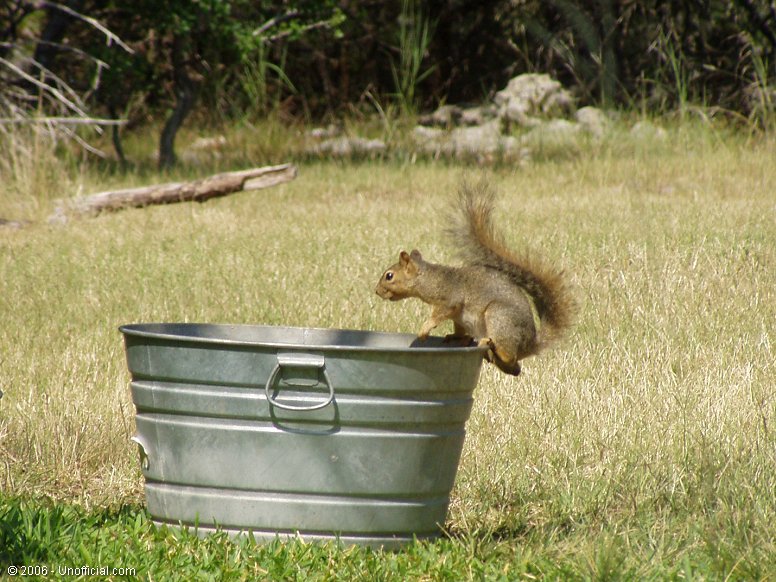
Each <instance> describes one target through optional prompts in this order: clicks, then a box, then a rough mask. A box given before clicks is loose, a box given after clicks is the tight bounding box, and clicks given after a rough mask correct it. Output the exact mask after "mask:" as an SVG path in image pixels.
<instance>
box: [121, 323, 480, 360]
mask: <svg viewBox="0 0 776 582" xmlns="http://www.w3.org/2000/svg"><path fill="white" fill-rule="evenodd" d="M197 327H207V328H210V329H214V328H225V329H229V328H242V329H254V330H257V331H260V330H274V331H276V332H277V331H280V330H291V331H292V332H294V333H301V334H302V336H303V337H304V335H305V334H306V333H307V332H312V333H320V334H338V333H339V334H353V335H355V336H359V335H360V336H364V337H368V336H373V337H374V336H376V337H379V338H383V339H389V338H401V339H404V340H406V345H405V346H400V345H396V346H385V345H368V344H362V345H359V344H352V345H351V344H337V343H324V342H313V343H298V342H291V341H289V342H280V341H277V340H276V339H274V338H273V340H271V341H270V340H255V341H254V340H248V339H235V338H227V337H211V336H204V335H195V334H185V333H179V332H178V333H176V332H175V331H173V330H174V329H179V330H180V329H185V328H191V329H195V328H197ZM163 329H169V331H162V330H163ZM118 330H119V331H120V332H121V333H122V334H123V335H124V336H125V337H127V336H130V337H140V338H149V339H157V340H165V341H180V342H186V343H195V344H216V345H224V346H244V347H267V348H273V349H279V350H313V351H316V350H318V351H337V352H409V353H436V354H438V353H440V352H441V353H446V352H453V353H461V352H464V353H469V352H479V353H482V354H483V355H484V354H485V352H486V351H487V349H488V348H487V347H486V346H476V345H472V346H451V345H447V344H445V343H444V337H442V336H430V337H429V338H428V339H427V340H426V341H425V342H421V341H420V340H419V339H418V337H417V335H415V334H411V333H402V332H387V331H372V330H363V329H349V328H326V327H301V326H282V325H267V324H249V323H203V322H146V323H129V324H124V325H121V326H119V328H118Z"/></svg>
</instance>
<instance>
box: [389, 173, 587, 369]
mask: <svg viewBox="0 0 776 582" xmlns="http://www.w3.org/2000/svg"><path fill="white" fill-rule="evenodd" d="M493 200H494V193H493V191H492V190H491V189H490V188H489V187H488V186H487V185H486V184H485V183H484V182H481V183H480V184H478V185H471V184H464V185H462V187H461V189H460V191H459V196H458V203H459V209H460V214H461V215H462V218H463V220H460V219H453V220H452V224H453V226H452V227H451V228H450V229H449V230H448V234H449V235H450V236H451V238H452V240H453V241H454V243H455V244H456V245H457V246H458V247H459V249H460V251H461V255H462V256H463V258H464V260H465V264H464V266H462V267H448V266H445V265H438V264H435V263H431V262H428V261H426V260H424V259H423V257H422V256H421V254H420V252H419V251H417V250H413V251H412V252H411V253H407V252H406V251H402V252H401V253H400V255H399V262H397V263H396V264H394V265H392V266H391V267H389V268H388V269H387V270H386V271H385V272H384V273H383V275H382V277H380V281H379V282H378V284H377V288H376V289H375V291H376V292H377V294H378V295H379V296H380V297H382V298H383V299H388V300H390V301H398V300H401V299H405V298H407V297H417V298H418V299H420V300H421V301H423V302H425V303H428V304H429V305H431V307H432V310H431V316H430V317H429V318H428V319H427V320H426V322H425V323H424V324H423V326H422V327H421V330H420V333H419V334H418V337H419V338H420V339H421V340H425V339H426V338H428V336H429V334H430V333H431V330H433V329H434V328H435V327H437V326H438V325H439V324H440V323H442V322H444V321H445V320H447V319H451V320H452V321H453V327H454V333H453V335H452V336H450V337H449V338H448V339H453V338H460V339H461V340H462V341H464V342H467V343H468V342H471V341H472V340H474V341H476V342H477V344H478V345H480V346H487V347H488V352H487V355H486V358H487V359H488V360H489V361H491V362H493V363H494V364H495V365H496V366H497V367H498V368H499V369H500V370H502V371H503V372H506V373H507V374H512V375H515V376H516V375H518V374H519V373H520V360H522V359H523V358H525V357H527V356H531V355H534V354H537V353H538V352H539V351H540V350H542V349H544V348H545V347H547V346H548V345H550V344H551V343H552V342H553V341H555V340H556V339H558V338H559V337H560V336H561V335H562V334H563V333H564V332H565V331H566V330H567V329H568V328H569V327H570V326H571V324H572V319H573V316H574V311H575V303H574V300H573V298H572V296H571V293H570V292H569V289H568V287H567V285H566V284H565V282H564V280H563V278H562V276H561V273H560V272H559V271H557V270H554V269H551V268H548V267H546V266H544V265H542V264H541V263H539V262H537V261H535V260H531V259H529V258H528V257H526V256H521V257H518V256H516V255H515V254H514V253H512V252H511V251H510V250H509V249H507V248H506V246H505V245H504V243H503V242H502V240H501V237H500V236H499V235H498V234H497V233H496V231H495V230H494V228H493V221H492V213H493Z"/></svg>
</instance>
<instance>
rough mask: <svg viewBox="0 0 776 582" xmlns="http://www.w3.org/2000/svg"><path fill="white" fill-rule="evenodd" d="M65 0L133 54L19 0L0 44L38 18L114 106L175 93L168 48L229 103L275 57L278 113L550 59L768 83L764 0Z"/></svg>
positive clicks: (563, 72)
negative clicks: (100, 77) (101, 74)
mask: <svg viewBox="0 0 776 582" xmlns="http://www.w3.org/2000/svg"><path fill="white" fill-rule="evenodd" d="M69 5H71V6H72V7H73V8H76V9H78V10H79V11H80V12H81V13H83V14H85V15H88V16H91V17H93V18H95V19H97V20H98V21H99V22H101V23H102V24H103V25H105V26H106V27H108V28H109V29H110V30H112V31H113V32H114V33H115V34H117V35H118V36H119V37H120V38H122V39H124V40H125V41H126V42H127V43H128V44H129V45H130V46H131V47H132V48H133V49H134V50H135V52H134V54H132V55H128V54H126V53H123V52H122V51H120V50H117V49H116V48H115V45H113V47H112V48H110V47H105V46H104V45H105V39H104V38H103V36H102V35H101V33H100V32H99V31H97V30H95V28H94V27H92V26H91V25H90V24H88V23H86V22H84V21H83V20H78V19H74V18H64V19H63V17H62V13H61V12H60V11H59V10H56V9H49V10H48V11H47V12H46V13H45V15H43V18H41V17H40V12H39V11H36V10H35V7H34V5H33V3H31V2H27V1H25V0H16V1H15V2H10V3H8V6H7V7H6V8H5V9H0V43H3V44H0V56H2V55H3V54H11V53H12V52H13V50H14V48H19V47H20V46H21V47H23V45H24V43H25V42H28V41H24V42H23V39H22V36H23V35H22V31H24V30H25V29H27V31H28V32H29V29H39V32H40V33H41V35H42V36H43V38H41V40H44V41H46V42H50V41H53V42H57V43H61V45H62V48H61V49H60V50H55V51H53V52H52V53H51V54H50V55H49V57H50V58H47V59H46V64H47V65H48V66H49V67H50V70H51V72H52V73H56V74H58V75H60V76H61V77H64V78H68V76H72V78H73V79H77V78H80V79H81V80H82V82H84V83H87V84H88V83H89V82H91V79H92V76H91V74H92V72H93V71H90V70H89V69H90V67H92V66H93V63H91V62H89V61H85V60H84V59H83V58H82V57H83V55H81V54H79V53H78V52H75V51H73V50H65V49H66V48H67V49H83V50H85V51H86V52H87V53H91V54H95V55H98V56H99V57H100V58H101V59H103V61H104V62H105V63H106V64H108V65H109V66H110V67H111V69H109V72H107V73H106V75H107V76H106V77H105V82H103V83H102V84H101V86H100V87H99V90H98V91H96V92H95V94H94V95H93V98H94V99H96V100H97V101H98V102H101V103H111V104H113V105H114V106H116V105H119V104H120V105H122V106H124V107H126V106H128V105H129V104H130V103H133V104H134V105H135V106H137V103H138V102H139V101H141V102H144V103H146V104H148V105H149V106H151V107H154V106H155V107H160V106H163V105H164V104H165V102H167V103H170V102H171V101H174V98H173V97H174V95H173V93H174V91H172V90H171V86H170V85H171V84H172V83H173V82H174V71H175V69H176V66H177V65H176V63H175V59H176V58H179V59H182V63H180V64H181V66H183V67H184V68H187V69H189V70H190V71H191V75H192V76H196V77H197V79H196V80H197V81H201V82H202V84H203V89H205V90H204V91H203V92H204V93H205V96H206V103H207V105H209V106H214V105H215V106H217V107H218V108H219V109H220V110H221V111H222V112H226V113H232V114H233V113H235V112H236V111H238V110H243V109H246V108H251V104H249V103H246V102H245V95H246V94H245V91H244V77H245V76H246V75H250V74H251V71H254V72H255V66H256V64H257V63H259V64H261V63H265V62H268V63H271V64H272V65H274V66H275V67H279V69H280V70H276V71H275V72H276V73H277V74H273V75H270V76H269V77H267V78H265V79H264V81H266V82H268V83H269V85H270V86H269V87H268V90H269V91H271V92H273V93H274V96H275V98H276V99H275V101H274V103H281V102H282V103H283V107H284V108H285V109H286V110H287V111H288V112H289V113H292V114H300V113H301V114H320V113H323V112H326V111H342V110H343V109H344V108H347V107H349V106H351V105H356V106H358V104H359V103H360V102H362V101H363V100H364V95H365V93H366V92H369V93H370V94H372V95H376V96H378V97H380V98H387V97H390V96H391V95H397V93H398V94H400V95H404V96H406V94H407V91H408V90H411V91H412V93H413V96H415V95H416V96H417V97H418V99H419V101H420V103H421V104H423V105H424V106H426V107H429V106H433V105H434V104H436V103H438V102H439V101H441V100H447V101H448V102H458V101H461V100H478V99H481V98H482V97H483V95H485V94H487V93H488V92H491V91H493V90H496V89H499V88H500V87H501V86H503V85H504V83H505V82H506V81H507V79H509V78H510V77H511V76H514V75H516V74H519V73H522V72H529V71H542V72H549V73H550V74H552V75H553V76H556V77H558V78H560V79H561V80H562V81H563V82H564V84H566V85H567V86H573V87H575V88H576V90H577V92H578V94H579V95H580V96H581V97H582V98H583V100H584V101H586V102H588V103H603V104H625V105H632V104H637V105H644V106H646V107H649V108H652V109H655V108H666V107H667V108H673V107H675V106H676V105H678V104H681V102H682V101H683V100H690V101H692V102H702V103H705V104H707V105H711V106H721V107H724V108H728V109H731V110H735V111H742V112H745V113H748V112H749V111H751V110H752V108H754V107H756V106H759V105H760V104H761V103H760V101H762V96H761V95H759V94H757V93H756V92H755V91H754V90H755V89H756V88H757V87H760V88H762V87H763V86H764V85H767V84H769V83H773V78H774V67H775V66H776V33H775V32H774V31H775V30H776V10H774V7H773V5H772V4H771V3H769V2H766V1H764V0H736V1H734V2H723V1H722V0H711V1H709V2H680V1H671V2H657V1H655V0H651V1H648V2H634V1H632V0H552V1H551V2H538V1H534V0H523V1H521V2H512V1H506V0H488V1H486V2H475V1H472V0H433V1H431V2H423V3H417V6H416V3H415V2H403V3H401V2H395V3H385V2H372V1H342V2H334V0H328V1H326V2H314V1H311V0H296V1H294V2H285V1H284V2H278V1H271V0H264V1H262V2H248V1H246V0H239V1H232V2H226V1H222V0H165V1H164V2H148V1H140V2H130V3H128V2H115V1H107V0H71V2H70V3H69ZM421 8H422V10H421ZM36 14H37V15H38V16H37V17H36ZM53 19H59V20H61V25H60V26H59V27H58V28H57V30H56V34H54V31H50V30H48V28H47V27H45V26H43V25H42V22H41V21H43V22H45V21H46V20H48V21H51V20H53ZM45 34H49V35H50V38H45ZM27 36H29V35H27ZM176 43H179V44H180V45H181V46H179V47H178V49H179V50H180V54H179V55H178V56H177V57H176ZM408 45H409V46H408ZM23 50H27V51H32V50H36V51H37V52H39V51H41V50H42V48H41V47H38V48H36V47H34V46H32V47H31V46H29V45H28V46H26V48H24V47H23ZM413 51H414V52H415V54H414V55H413V56H412V58H413V59H414V60H415V61H417V66H418V69H419V71H422V72H427V73H428V74H423V75H419V74H417V75H415V76H414V78H413V79H412V81H413V82H414V83H417V88H415V87H412V88H408V87H406V86H402V84H403V83H406V82H407V79H397V77H396V75H395V70H396V68H397V64H398V63H399V61H401V59H402V58H405V57H406V56H407V55H408V54H411V53H412V52H413ZM420 60H422V64H421V63H420V62H419V61H420ZM405 64H406V63H405ZM287 97H288V98H289V99H288V100H287V101H284V99H285V98H287ZM171 98H173V99H171ZM260 105H262V106H266V105H267V103H263V104H260ZM140 111H144V110H143V109H142V108H139V109H138V108H137V107H136V110H135V113H136V114H138V115H139V114H140Z"/></svg>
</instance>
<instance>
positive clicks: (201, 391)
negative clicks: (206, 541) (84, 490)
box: [121, 324, 482, 547]
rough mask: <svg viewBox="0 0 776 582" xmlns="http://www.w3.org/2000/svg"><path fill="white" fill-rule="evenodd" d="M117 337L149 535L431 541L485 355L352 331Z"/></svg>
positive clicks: (206, 331)
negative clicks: (168, 528) (183, 530)
mask: <svg viewBox="0 0 776 582" xmlns="http://www.w3.org/2000/svg"><path fill="white" fill-rule="evenodd" d="M121 331H122V332H123V333H124V339H125V345H126V355H127V362H128V366H129V370H130V373H131V376H132V383H131V389H132V398H133V401H134V404H135V407H136V411H137V416H136V425H137V434H136V436H135V437H134V440H135V441H136V442H137V443H138V444H139V445H140V451H141V465H142V470H143V475H144V476H145V481H146V484H145V492H146V500H147V505H148V511H149V513H150V514H151V515H152V517H153V518H154V520H155V521H157V522H158V523H168V524H171V525H177V524H188V525H192V526H193V525H195V524H196V525H197V527H198V528H199V531H200V532H203V533H204V532H207V531H210V530H212V529H213V528H216V527H220V528H221V529H223V530H225V531H229V532H233V533H237V532H241V531H252V532H253V535H254V536H256V537H257V538H259V539H261V538H274V537H275V536H277V535H281V536H284V535H301V536H302V537H303V538H305V539H339V540H340V541H341V542H343V543H358V544H366V545H372V546H383V547H396V546H399V545H401V544H403V543H405V542H407V541H410V540H412V539H413V537H418V538H424V537H434V536H437V535H438V534H439V526H440V525H441V524H443V523H444V521H445V518H446V514H447V508H448V504H449V497H450V491H451V489H452V486H453V482H454V480H455V475H456V471H457V468H458V462H459V459H460V455H461V449H462V447H463V442H464V426H465V422H466V420H467V419H468V417H469V413H470V411H471V405H472V392H473V390H474V388H475V386H476V384H477V380H478V377H479V372H480V367H481V362H482V351H481V350H479V349H477V348H451V347H449V346H445V345H443V344H442V343H441V342H440V341H439V340H435V339H433V338H432V339H430V340H429V341H428V342H427V343H423V344H419V345H417V346H411V343H412V342H413V339H414V337H413V336H409V335H405V334H387V333H375V332H361V331H348V330H316V329H304V328H280V327H265V326H247V325H243V326H230V325H205V324H138V325H131V326H123V327H122V328H121Z"/></svg>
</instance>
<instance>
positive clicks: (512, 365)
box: [477, 337, 521, 376]
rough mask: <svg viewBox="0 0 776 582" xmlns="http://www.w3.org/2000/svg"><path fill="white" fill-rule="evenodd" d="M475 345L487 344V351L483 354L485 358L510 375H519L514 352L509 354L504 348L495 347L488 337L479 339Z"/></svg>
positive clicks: (518, 364)
mask: <svg viewBox="0 0 776 582" xmlns="http://www.w3.org/2000/svg"><path fill="white" fill-rule="evenodd" d="M477 345H478V346H480V347H483V346H487V348H488V352H487V353H486V354H485V359H486V360H487V361H488V362H490V363H491V364H494V365H495V366H496V367H497V368H498V369H499V370H501V371H502V372H504V373H505V374H510V375H512V376H519V375H520V370H521V367H520V361H519V360H518V359H517V357H515V355H514V354H509V353H508V352H507V351H506V350H504V349H500V348H499V347H497V346H496V345H495V344H494V343H493V340H492V339H490V338H489V337H484V338H482V339H480V340H479V341H478V342H477Z"/></svg>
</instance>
